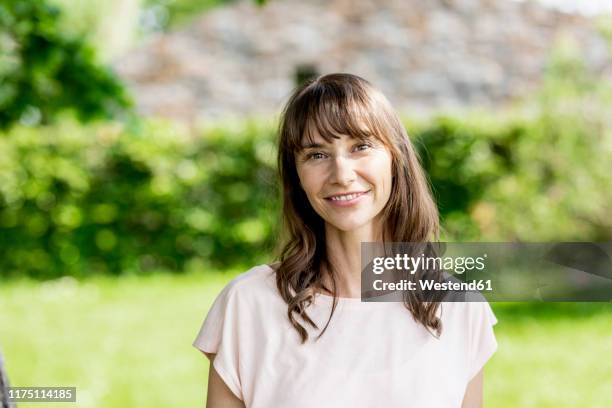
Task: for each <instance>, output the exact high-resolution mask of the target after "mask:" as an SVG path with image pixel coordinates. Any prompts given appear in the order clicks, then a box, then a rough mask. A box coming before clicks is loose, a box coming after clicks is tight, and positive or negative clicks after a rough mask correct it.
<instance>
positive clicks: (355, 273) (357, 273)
mask: <svg viewBox="0 0 612 408" xmlns="http://www.w3.org/2000/svg"><path fill="white" fill-rule="evenodd" d="M373 224H374V223H370V224H368V225H365V226H363V227H360V228H357V229H355V230H351V231H342V230H339V229H337V228H335V227H333V226H331V225H329V224H326V226H325V241H326V248H327V255H328V257H329V260H330V263H331V264H332V266H333V268H334V273H335V277H336V290H337V294H338V296H339V297H350V298H359V297H361V243H362V242H380V241H381V240H382V233H381V231H380V228H376V227H375V226H374V225H373ZM325 286H326V287H328V288H330V289H331V281H330V280H329V279H328V277H327V276H325Z"/></svg>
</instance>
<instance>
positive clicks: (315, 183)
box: [296, 132, 392, 232]
mask: <svg viewBox="0 0 612 408" xmlns="http://www.w3.org/2000/svg"><path fill="white" fill-rule="evenodd" d="M312 142H313V143H312V144H310V145H309V142H305V145H304V149H303V150H302V151H301V152H299V153H298V154H297V155H296V168H297V173H298V176H299V178H300V183H301V185H302V188H303V189H304V191H305V192H306V195H307V197H308V201H309V202H310V205H311V206H312V208H314V210H315V211H316V212H317V214H319V215H320V216H321V218H323V220H325V222H326V224H327V226H328V227H329V226H330V225H331V226H333V227H335V228H337V229H339V230H342V231H346V232H348V231H353V230H356V229H358V228H362V227H367V226H370V227H371V226H372V223H373V222H374V220H375V218H376V216H377V215H378V214H380V213H381V211H382V209H383V208H384V207H385V205H386V204H387V201H388V200H389V196H390V193H391V179H392V175H391V172H392V170H391V162H392V159H391V154H390V153H389V151H388V149H387V148H386V147H385V146H384V145H383V144H382V143H380V142H379V141H378V140H376V139H374V138H370V139H369V140H367V141H360V140H359V139H355V138H351V137H349V136H342V137H341V138H339V139H335V138H334V139H332V142H331V143H328V142H326V141H325V139H323V138H322V137H321V136H320V135H319V134H317V133H316V132H315V134H314V137H313V140H312Z"/></svg>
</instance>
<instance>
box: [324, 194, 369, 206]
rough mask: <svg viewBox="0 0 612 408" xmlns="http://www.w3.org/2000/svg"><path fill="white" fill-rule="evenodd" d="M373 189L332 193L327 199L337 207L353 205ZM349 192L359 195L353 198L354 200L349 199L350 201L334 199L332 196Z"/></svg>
mask: <svg viewBox="0 0 612 408" xmlns="http://www.w3.org/2000/svg"><path fill="white" fill-rule="evenodd" d="M370 191H371V190H366V191H350V192H347V193H342V194H334V195H331V196H329V197H325V200H326V201H327V202H328V203H330V204H331V205H333V206H336V207H350V206H353V205H355V204H357V203H358V202H359V201H361V200H362V199H363V198H364V197H365V196H366V195H367V194H368V193H369V192H370ZM349 194H358V195H357V197H355V198H353V199H352V200H348V201H340V200H332V199H331V198H332V197H336V196H343V195H349Z"/></svg>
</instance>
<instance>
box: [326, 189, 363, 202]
mask: <svg viewBox="0 0 612 408" xmlns="http://www.w3.org/2000/svg"><path fill="white" fill-rule="evenodd" d="M369 192H370V190H367V191H360V192H354V193H347V194H337V195H333V196H329V197H325V199H326V200H330V201H351V200H354V199H355V198H357V197H360V196H362V195H364V194H367V193H369Z"/></svg>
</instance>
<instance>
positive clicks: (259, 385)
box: [193, 265, 497, 408]
mask: <svg viewBox="0 0 612 408" xmlns="http://www.w3.org/2000/svg"><path fill="white" fill-rule="evenodd" d="M331 304H332V297H330V296H326V295H317V296H316V297H315V301H314V303H313V304H312V305H311V306H310V307H309V308H308V309H307V311H308V314H309V316H310V317H311V318H312V319H313V321H314V322H315V323H317V325H318V326H319V327H320V328H323V327H324V326H325V323H326V322H327V319H328V317H329V312H330V308H331ZM439 311H440V312H441V314H440V315H439V317H441V319H442V324H443V330H442V335H441V337H440V338H439V339H436V338H435V337H433V336H432V335H431V334H430V333H429V332H427V331H426V330H425V328H424V327H423V326H422V325H421V324H420V323H417V322H415V321H414V319H413V318H412V316H411V314H410V312H409V311H408V310H407V309H406V308H405V307H404V306H403V304H402V303H401V302H386V303H382V302H381V303H372V302H370V303H365V302H364V303H362V302H361V300H360V299H358V298H357V299H354V298H339V303H338V306H337V308H336V311H335V312H334V315H333V317H332V320H331V322H330V324H329V327H328V328H327V331H326V332H325V333H324V334H323V336H322V337H321V338H320V339H319V340H318V341H315V338H316V334H318V331H316V330H314V329H312V328H309V335H310V336H309V340H308V341H307V342H306V343H305V344H300V338H299V336H298V333H297V331H296V330H295V329H294V328H293V326H291V324H290V323H289V320H288V318H287V305H286V304H285V302H284V301H283V299H282V298H281V297H280V295H279V294H278V291H277V289H276V283H275V277H274V271H273V270H272V269H271V268H270V267H269V266H268V265H259V266H256V267H254V268H252V269H250V270H249V271H247V272H245V273H243V274H241V275H239V276H238V277H236V278H235V279H233V280H232V281H231V282H230V283H229V284H228V285H227V286H226V287H225V288H224V289H223V291H222V292H221V293H220V294H219V296H218V297H217V299H216V300H215V302H214V304H213V306H212V308H211V309H210V311H209V312H208V315H207V317H206V320H205V321H204V324H203V325H202V328H201V329H200V332H199V334H198V336H197V337H196V339H195V341H194V343H193V345H194V346H195V347H196V348H198V349H199V350H202V351H204V352H206V353H216V357H215V359H214V367H215V370H216V371H217V372H218V373H219V375H220V377H221V378H222V379H223V380H224V381H225V383H226V384H227V386H228V387H229V389H230V390H231V391H232V392H233V393H234V394H235V395H236V396H238V398H240V399H241V400H243V401H244V403H245V406H246V407H247V408H272V407H292V408H314V407H316V408H327V407H329V408H338V407H351V408H361V407H363V408H366V407H368V408H370V407H371V408H375V407H376V408H378V407H385V408H399V407H402V408H403V407H417V408H422V407H426V408H435V407H444V408H448V407H460V406H461V402H462V400H463V396H464V394H465V390H466V386H467V384H468V382H469V381H470V379H472V378H473V377H474V376H475V375H476V374H477V373H478V371H479V370H480V369H481V368H482V367H483V365H484V364H485V362H486V361H487V360H488V359H489V357H491V355H492V354H493V353H494V352H495V350H496V349H497V342H496V340H495V335H494V333H493V327H492V326H493V325H494V324H495V323H497V319H496V318H495V316H494V314H493V312H492V310H491V307H490V306H489V304H488V303H486V302H471V303H470V302H467V303H451V302H446V303H442V305H441V308H440V309H439ZM306 327H307V328H308V327H309V326H306Z"/></svg>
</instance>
